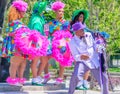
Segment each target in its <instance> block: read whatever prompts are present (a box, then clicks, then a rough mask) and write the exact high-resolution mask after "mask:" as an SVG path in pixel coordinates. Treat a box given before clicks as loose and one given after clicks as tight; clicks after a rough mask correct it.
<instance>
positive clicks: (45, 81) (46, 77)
mask: <svg viewBox="0 0 120 94" xmlns="http://www.w3.org/2000/svg"><path fill="white" fill-rule="evenodd" d="M49 80H50V73H48V74H46V75H45V76H44V80H43V82H42V83H43V84H47V82H48V81H49Z"/></svg>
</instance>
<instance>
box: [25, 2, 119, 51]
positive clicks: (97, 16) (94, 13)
mask: <svg viewBox="0 0 120 94" xmlns="http://www.w3.org/2000/svg"><path fill="white" fill-rule="evenodd" d="M25 1H26V2H28V4H29V8H28V11H27V13H26V16H25V18H24V19H23V21H24V22H25V23H26V24H27V23H28V21H29V19H30V16H31V14H32V7H33V4H34V3H35V2H36V1H37V0H25ZM41 1H47V2H48V8H50V5H51V3H52V2H54V1H57V0H41ZM59 1H62V2H64V3H65V4H66V7H65V19H67V20H71V17H72V12H73V11H74V10H76V9H87V10H89V13H90V17H89V19H88V20H87V21H86V24H87V26H88V27H89V28H90V29H91V30H94V31H95V30H99V31H106V32H108V33H109V34H110V39H109V40H108V52H120V42H119V41H120V20H119V19H120V12H119V11H120V0H59ZM49 14H50V15H52V16H53V17H54V13H53V12H51V11H50V12H49Z"/></svg>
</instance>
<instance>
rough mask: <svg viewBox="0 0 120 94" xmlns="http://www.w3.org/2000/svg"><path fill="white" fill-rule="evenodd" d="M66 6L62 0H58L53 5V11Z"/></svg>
mask: <svg viewBox="0 0 120 94" xmlns="http://www.w3.org/2000/svg"><path fill="white" fill-rule="evenodd" d="M64 7H65V4H64V3H62V2H61V1H56V2H54V3H53V4H52V6H51V8H52V10H53V11H57V10H59V9H62V8H64Z"/></svg>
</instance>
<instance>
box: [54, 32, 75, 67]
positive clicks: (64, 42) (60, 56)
mask: <svg viewBox="0 0 120 94" xmlns="http://www.w3.org/2000/svg"><path fill="white" fill-rule="evenodd" d="M53 37H54V38H53V40H52V47H53V48H52V53H53V54H52V56H53V58H55V59H56V60H57V61H58V62H59V63H60V65H61V66H64V67H69V66H71V65H72V62H73V60H74V59H73V57H72V55H71V52H70V48H69V46H68V42H69V41H70V39H71V38H72V35H71V33H70V32H68V31H63V30H60V31H56V32H55V33H54V34H53ZM63 46H64V47H66V50H65V52H64V53H61V52H60V49H61V47H63Z"/></svg>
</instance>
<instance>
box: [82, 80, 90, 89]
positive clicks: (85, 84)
mask: <svg viewBox="0 0 120 94" xmlns="http://www.w3.org/2000/svg"><path fill="white" fill-rule="evenodd" d="M83 87H84V88H85V89H89V84H88V81H86V80H84V81H83Z"/></svg>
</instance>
